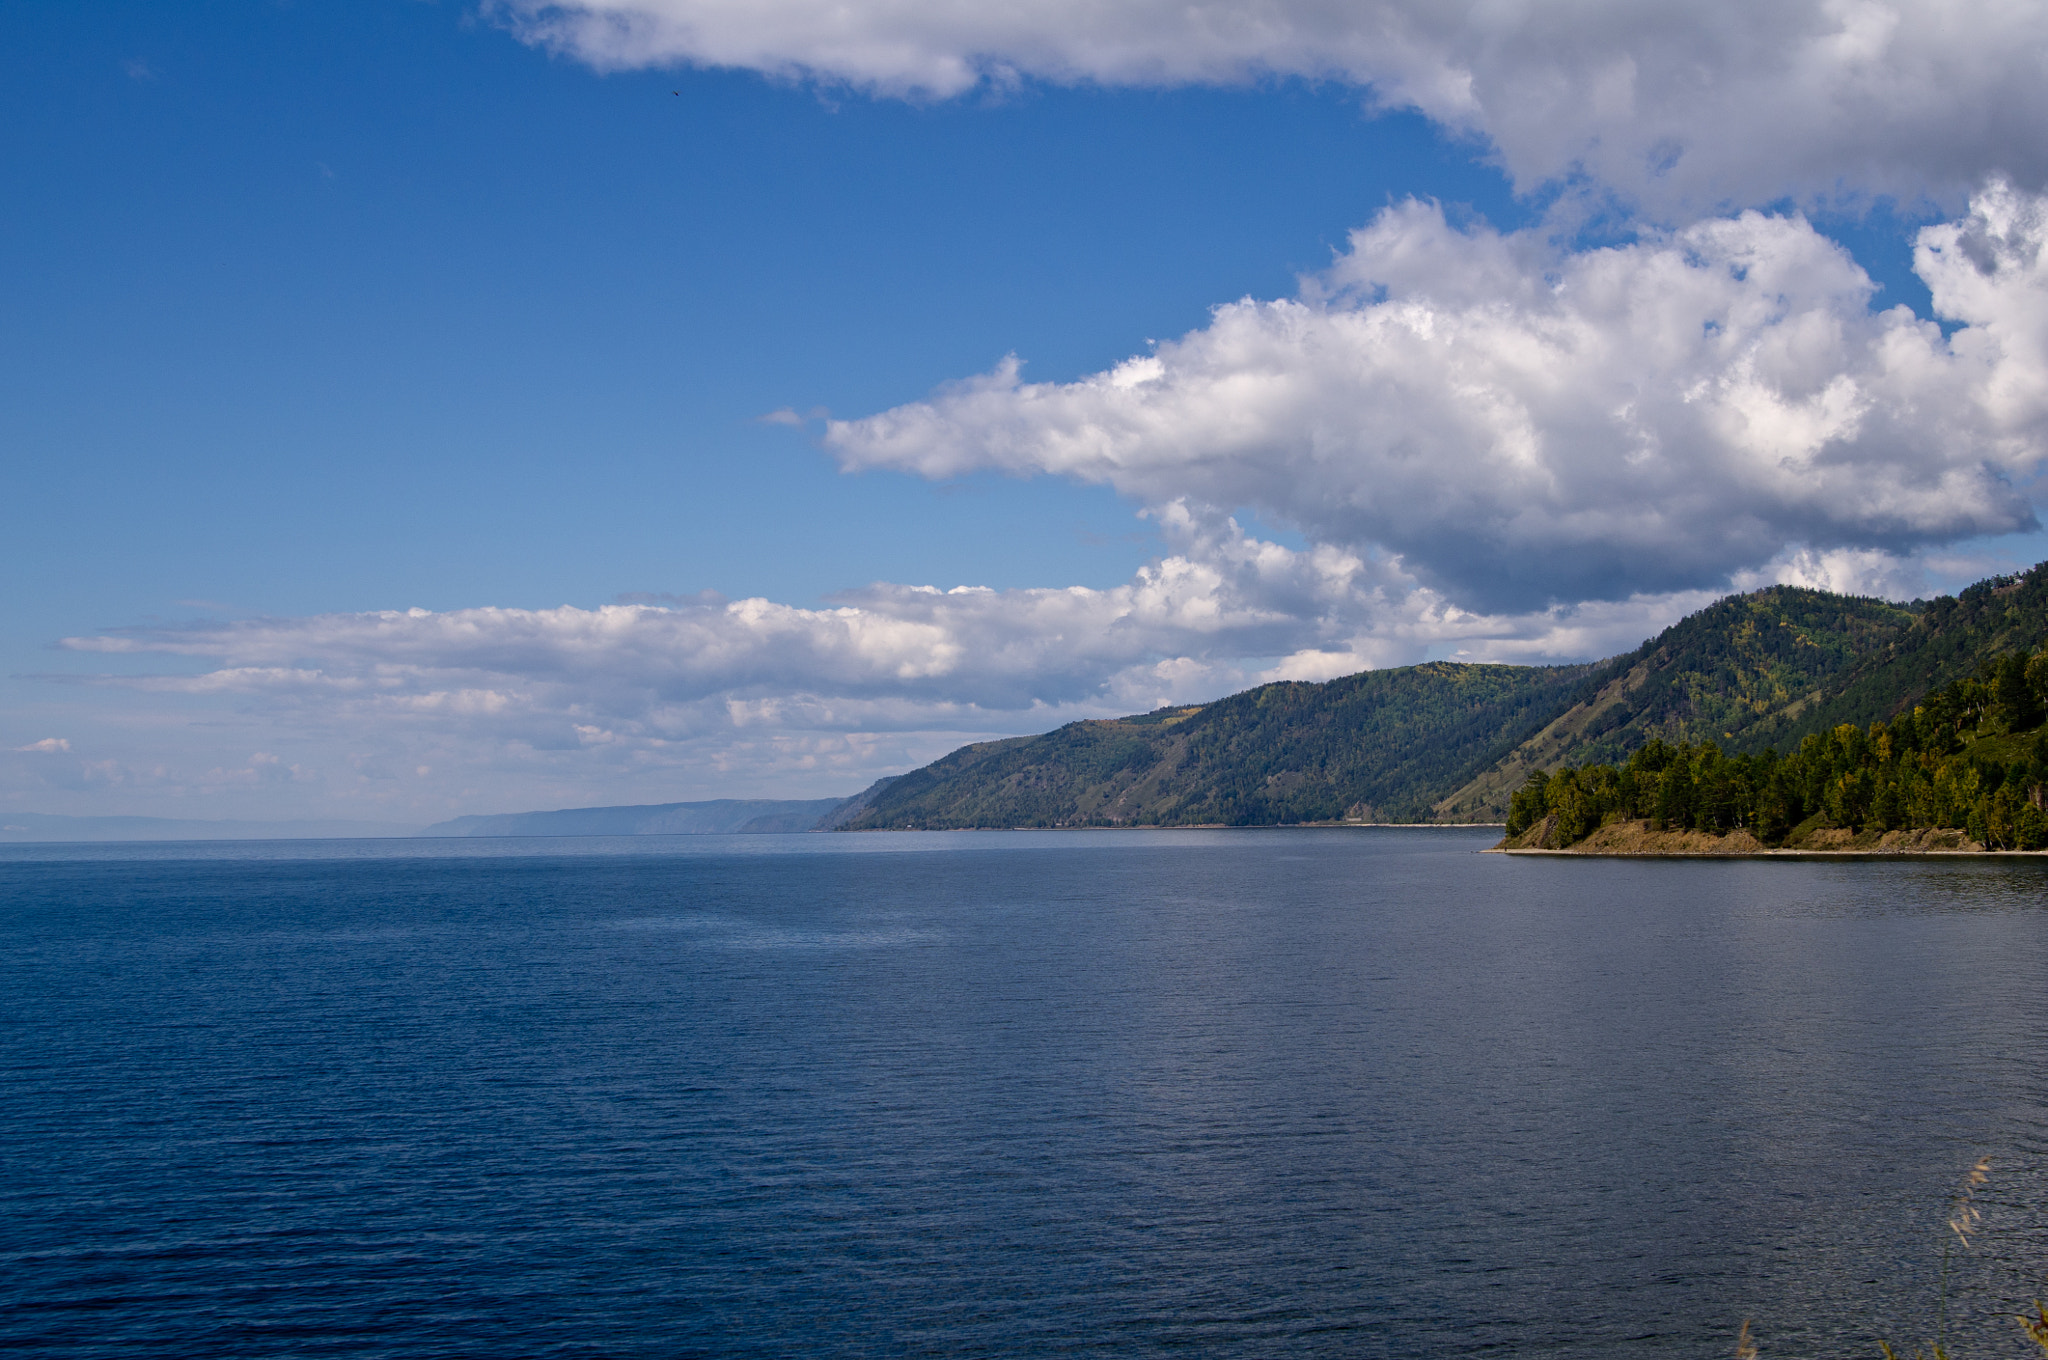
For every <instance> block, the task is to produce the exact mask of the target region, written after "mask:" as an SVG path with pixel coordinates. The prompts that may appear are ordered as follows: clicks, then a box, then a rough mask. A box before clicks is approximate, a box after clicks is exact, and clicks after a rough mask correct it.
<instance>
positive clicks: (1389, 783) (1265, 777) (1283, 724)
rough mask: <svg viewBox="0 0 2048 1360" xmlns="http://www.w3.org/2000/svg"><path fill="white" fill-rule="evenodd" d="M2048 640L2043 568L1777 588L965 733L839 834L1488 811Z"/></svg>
mask: <svg viewBox="0 0 2048 1360" xmlns="http://www.w3.org/2000/svg"><path fill="white" fill-rule="evenodd" d="M2044 641H2048V564H2043V565H2042V566H2038V567H2035V568H2034V569H2033V570H2031V571H2028V572H2026V573H2025V574H2023V575H2020V576H2016V577H2000V578H1996V579H1993V580H1989V581H1983V582H1980V583H1978V584H1977V585H1974V586H1971V587H1970V588H1969V589H1968V590H1965V591H1963V592H1962V594H1961V595H1960V596H1958V597H1956V598H1953V599H1951V598H1946V597H1944V598H1942V599H1938V600H1934V601H1931V602H1926V603H1922V602H1918V601H1916V602H1915V603H1913V604H1911V605H1896V604H1890V603H1887V602H1885V601H1883V600H1873V599H1860V598H1855V597H1851V596H1843V595H1834V594H1830V593H1828V592H1826V591H1817V590H1804V589H1800V588H1797V587H1792V586H1774V587H1771V588H1769V589H1766V590H1760V591H1756V592H1754V593H1752V594H1748V595H1736V596H1730V597H1728V598H1727V599H1724V600H1721V601H1719V602H1717V603H1715V604H1713V605H1711V606H1709V607H1708V608H1706V609H1703V610H1701V611H1700V612H1699V613H1697V614H1694V615H1691V616H1690V617H1688V618H1685V619H1683V620H1681V621H1680V622H1678V623H1676V624H1673V625H1672V626H1671V627H1670V628H1667V629H1665V630H1664V632H1662V633H1660V634H1659V635H1658V636H1656V637H1655V638H1652V639H1651V640H1649V641H1648V642H1646V643H1644V644H1643V645H1642V646H1641V647H1639V648H1637V649H1636V650H1635V651H1633V652H1629V653H1627V654H1626V655H1623V656H1619V657H1614V658H1611V659H1610V660H1608V661H1604V662H1601V663H1599V664H1597V665H1593V666H1562V667H1526V666H1477V665H1457V664H1453V663H1447V662H1432V663H1429V664H1427V665H1422V666H1409V667H1403V668H1400V669H1396V670H1386V671H1370V672H1367V673H1365V674H1363V675H1354V676H1348V677H1345V678H1343V679H1340V680H1333V681H1330V682H1328V683H1327V684H1321V685H1312V684H1278V685H1265V686H1261V687H1260V688H1258V689H1254V690H1248V691H1246V692H1245V693H1243V694H1236V695H1232V696H1231V697H1229V698H1227V699H1222V700H1218V701H1217V702H1216V703H1213V704H1207V705H1202V706H1198V707H1191V708H1180V709H1163V710H1161V711H1159V712H1157V713H1150V714H1146V715H1143V716H1141V717H1134V718H1121V719H1115V720H1110V721H1102V722H1081V723H1073V724H1070V725H1068V726H1066V727H1063V728H1061V729H1059V730H1058V731H1057V732H1049V733H1046V734H1044V735H1043V736H1037V737H1020V738H1015V739H1012V740H1009V741H997V742H986V743H982V744H979V745H975V746H968V747H964V748H962V749H961V750H958V751H955V752H954V753H953V754H951V755H949V756H946V757H945V758H943V759H941V760H939V761H936V762H934V763H933V764H931V765H928V766H926V767H925V768H924V769H921V770H916V771H913V772H912V773H910V774H908V775H905V776H903V777H902V778H901V779H900V780H897V781H895V782H894V783H892V784H890V785H888V786H887V787H886V788H882V789H879V790H875V791H872V793H871V796H870V798H869V802H868V804H867V806H866V807H865V808H864V809H862V810H861V811H860V813H859V815H858V816H855V817H852V818H850V819H847V820H845V821H843V823H842V824H843V825H845V826H846V827H847V828H848V829H854V830H863V829H879V828H885V827H894V828H908V827H926V828H935V829H936V828H954V827H1020V826H1148V825H1149V826H1162V825H1164V826H1173V825H1178V826H1190V825H1226V826H1254V825H1281V824H1288V823H1301V822H1317V821H1338V820H1350V821H1437V822H1473V821H1499V820H1502V819H1503V818H1505V816H1506V815H1507V812H1508V805H1509V800H1510V798H1511V797H1512V796H1513V794H1514V793H1515V791H1516V790H1517V789H1519V788H1521V787H1522V786H1523V785H1524V784H1525V783H1526V781H1527V780H1528V777H1529V775H1530V773H1531V772H1532V771H1537V770H1543V771H1550V770H1554V769H1556V768H1559V767H1562V766H1582V765H1589V764H1598V763H1617V762H1622V761H1625V760H1626V759H1627V758H1628V756H1629V755H1630V754H1631V753H1632V752H1635V751H1637V750H1640V749H1642V748H1643V747H1645V746H1646V745H1647V744H1649V743H1650V742H1652V741H1662V742H1665V743H1667V744H1671V745H1677V746H1690V747H1696V746H1697V745H1698V744H1700V743H1703V742H1711V743H1713V744H1714V745H1715V746H1716V748H1717V749H1719V750H1722V751H1724V752H1726V753H1728V754H1730V755H1744V754H1756V753H1759V752H1762V751H1764V750H1767V749H1780V750H1786V751H1789V750H1791V749H1792V748H1794V747H1796V746H1797V745H1798V744H1799V742H1800V740H1801V739H1802V738H1803V737H1806V736H1809V735H1812V734H1816V733H1826V732H1830V731H1832V730H1833V729H1835V728H1836V727H1837V726H1839V725H1840V724H1843V723H1854V724H1857V725H1858V726H1865V727H1867V726H1868V724H1870V723H1872V722H1877V721H1889V720H1891V719H1893V718H1896V717H1897V716H1898V715H1900V714H1902V713H1908V714H1909V713H1911V711H1912V708H1913V705H1914V704H1915V703H1916V702H1918V701H1920V700H1921V699H1922V698H1923V697H1925V696H1927V695H1929V694H1930V693H1933V692H1935V691H1936V690H1939V689H1942V688H1944V687H1946V686H1949V685H1951V684H1952V683H1953V682H1955V681H1957V680H1961V679H1967V678H1970V677H1972V676H1976V675H1978V674H1979V673H1980V672H1983V673H1985V674H1989V673H1990V670H1991V668H1992V667H1993V666H1995V664H1996V662H1997V661H1998V659H1999V658H2000V657H2002V656H2009V655H2012V654H2015V653H2025V652H2029V651H2031V650H2033V649H2035V648H2037V647H2039V646H2040V645H2041V644H2042V643H2043V642H2044Z"/></svg>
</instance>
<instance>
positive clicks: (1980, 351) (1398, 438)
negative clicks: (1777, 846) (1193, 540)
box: [827, 184, 2048, 612]
mask: <svg viewBox="0 0 2048 1360" xmlns="http://www.w3.org/2000/svg"><path fill="white" fill-rule="evenodd" d="M2044 220H2048V212H2044V206H2043V201H2042V200H2041V199H2039V198H2036V197H2033V196H2030V195H2026V194H2023V193H2020V192H2018V191H2016V190H2014V189H2012V188H2011V187H2009V186H2007V185H2004V184H1995V185H1993V186H1991V187H1989V188H1988V189H1986V190H1985V191H1984V192H1983V193H1981V194H1979V195H1978V196H1977V198H1976V199H1975V200H1974V201H1973V203H1972V206H1971V211H1970V213H1969V214H1968V215H1967V216H1966V217H1963V218H1961V219H1959V220H1957V221H1953V222H1948V223H1944V224H1941V225H1938V226H1934V227H1930V228H1927V229H1926V230H1924V231H1922V232H1921V234H1920V237H1919V248H1918V251H1917V254H1916V262H1917V263H1916V267H1917V268H1918V270H1919V272H1920V274H1921V276H1922V277H1923V278H1924V279H1925V280H1926V281H1927V283H1928V285H1929V287H1930V288H1931V290H1932V292H1933V297H1934V303H1935V307H1936V308H1937V310H1938V311H1939V312H1940V313H1941V314H1942V315H1944V316H1945V317H1948V318H1950V319H1952V320H1953V321H1954V322H1957V323H1960V328H1959V329H1956V330H1954V332H1953V334H1951V335H1948V336H1946V337H1945V336H1944V334H1943V331H1942V329H1941V327H1939V326H1937V325H1935V324H1932V323H1930V322H1926V321H1922V320H1919V319H1917V318H1916V317H1915V316H1914V315H1913V314H1912V313H1911V312H1910V311H1909V310H1907V309H1906V308H1904V307H1895V308H1892V309H1890V310H1888V311H1884V312H1873V311H1872V310H1871V309H1870V306H1869V300H1870V297H1871V293H1872V291H1873V290H1872V286H1871V283H1870V281H1869V279H1868V278H1867V277H1866V276H1865V274H1864V273H1863V271H1862V269H1861V268H1860V267H1859V266H1858V265H1857V264H1856V262H1855V261H1854V260H1853V259H1852V258H1851V257H1850V256H1849V255H1848V253H1847V252H1845V251H1844V250H1843V249H1842V248H1841V247H1839V246H1838V245H1836V244H1835V243H1834V242H1832V241H1830V240H1829V239H1827V238H1826V237H1825V236H1822V235H1821V234H1820V233H1819V232H1817V231H1815V230H1814V229H1813V227H1812V226H1811V225H1809V224H1808V223H1807V222H1806V221H1805V220H1804V219H1803V218H1801V217H1798V216H1773V215H1766V214H1763V213H1758V212H1753V211H1752V212H1745V213H1743V214H1741V215H1739V216H1736V217H1732V218H1719V219H1712V220H1708V221H1705V222H1701V223H1698V224H1696V225H1693V226H1690V227H1687V228H1684V229H1682V230H1678V231H1673V232H1668V233H1661V234H1655V235H1650V236H1647V237H1645V238H1643V239H1641V240H1639V241H1636V242H1634V243H1631V244H1626V245H1619V246H1612V247H1606V248H1601V249H1591V250H1579V251H1571V250H1567V249H1563V248H1560V247H1558V246H1556V245H1554V244H1553V243H1552V242H1551V241H1550V240H1549V238H1547V237H1546V236H1544V234H1543V233H1541V232H1540V231H1534V230H1532V231H1529V232H1524V233H1519V234H1501V233H1497V232H1494V231H1491V230H1488V229H1486V228H1484V227H1477V228H1473V229H1470V230H1459V229H1457V228H1454V227H1452V226H1451V225H1449V224H1448V223H1447V222H1446V221H1445V219H1444V216H1443V214H1442V212H1441V211H1440V210H1439V209H1438V208H1437V207H1436V206H1435V205H1433V204H1428V203H1419V202H1413V201H1411V202H1408V203H1404V204H1401V205H1398V206H1395V207H1392V208H1389V209H1387V210H1386V211H1385V212H1384V213H1382V214H1381V215H1380V217H1379V218H1378V219H1377V220H1376V221H1375V222H1374V223H1372V225H1370V226H1368V227H1366V228H1364V229H1363V230H1361V231H1358V232H1356V233H1354V234H1353V236H1352V238H1351V242H1350V248H1349V249H1348V250H1347V251H1346V252H1344V253H1343V254H1342V256H1341V257H1340V258H1338V259H1337V260H1336V262H1335V263H1334V264H1333V265H1332V266H1331V267H1330V268H1329V269H1328V270H1327V271H1326V272H1324V273H1323V274H1321V275H1319V276H1317V277H1314V278H1311V279H1308V280H1306V281H1305V283H1304V287H1303V289H1302V292H1301V295H1300V296H1299V297H1296V298H1293V299H1285V300H1280V301H1272V302H1262V301H1254V300H1252V299H1245V300H1243V301H1240V302H1236V303H1232V304H1230V305H1227V306H1223V307H1218V308H1216V309H1215V311H1214V314H1213V315H1212V318H1211V320H1210V322H1209V324H1208V325H1207V326H1206V327H1204V328H1202V329H1200V330H1198V331H1195V332H1193V333H1191V334H1188V335H1186V336H1183V337H1181V338H1180V339H1178V340H1174V341H1171V342H1168V343H1164V344H1160V345H1157V346H1155V347H1154V349H1153V350H1152V352H1151V353H1149V354H1145V355H1141V356H1139V357H1136V358H1133V359H1130V360H1128V361H1126V362H1125V363H1123V364H1120V365H1118V366H1117V367H1116V368H1113V369H1111V370H1109V371H1107V372H1103V373H1098V374H1096V375H1094V376H1092V377H1088V378H1084V379H1082V380H1080V381H1077V382H1071V383H1028V382H1025V381H1024V380H1023V378H1022V375H1021V372H1020V368H1019V365H1018V364H1017V362H1016V361H1015V360H1014V359H1012V360H1006V361H1005V362H1004V363H1002V364H1000V365H998V366H997V367H996V369H995V370H993V371H992V372H990V373H987V374H984V375H982V376H981V377H978V378H971V379H967V380H965V381H962V382H959V383H956V384H954V385H952V386H950V387H947V388H945V389H942V390H941V391H939V392H938V393H936V394H934V395H933V396H932V397H931V398H930V399H928V400H926V401H921V402H915V403H912V404H910V405H907V406H902V407H898V408H895V409H893V410H889V411H885V412H883V413H881V414H879V415H875V416H870V417H867V418H865V419H859V420H842V421H834V422H831V423H830V425H829V426H828V429H827V441H828V443H829V445H830V447H831V448H833V449H834V450H835V451H836V452H837V454H838V455H839V457H840V459H841V460H842V462H843V463H844V464H845V466H847V467H848V468H877V467H887V468H896V469H902V470H907V471H912V472H917V473H921V474H924V475H926V476H931V477H945V476H952V475H956V474H960V473H964V472H969V471H972V470H975V469H983V468H994V469H1000V470H1003V471H1006V472H1011V473H1018V474H1032V473H1051V474H1056V475H1061V476H1066V477H1072V478H1077V479H1080V480H1083V481H1089V482H1101V483H1107V484H1109V485H1111V486H1113V487H1115V488H1116V489H1117V490H1118V491H1120V492H1122V493H1124V494H1126V495H1128V496H1131V497H1133V498H1136V499H1138V500H1139V501H1141V502H1144V503H1147V504H1153V505H1159V504H1164V503H1167V502H1169V501H1173V500H1177V499H1185V500H1188V501H1191V502H1196V503H1200V504H1206V505H1210V506H1218V507H1224V508H1231V507H1239V506H1247V507H1255V508H1256V509H1257V510H1258V511H1259V513H1260V514H1261V515H1262V516H1270V517H1274V518H1277V519H1279V520H1283V521H1285V522H1287V523H1290V524H1293V525H1295V526H1298V527H1299V528H1300V529H1301V530H1302V532H1303V533H1305V534H1306V535H1307V536H1308V537H1309V538H1310V539H1311V540H1312V541H1314V542H1316V543H1319V544H1323V545H1327V546H1329V547H1330V548H1332V549H1334V550H1337V551H1342V552H1347V553H1351V554H1355V555H1359V556H1363V557H1370V556H1372V555H1374V554H1382V553H1384V554H1391V555H1393V556H1394V557H1396V558H1398V560H1399V562H1400V564H1401V566H1402V568H1403V569H1404V570H1406V571H1409V572H1412V573H1414V574H1415V575H1416V576H1417V577H1418V578H1419V579H1420V580H1421V581H1422V582H1424V583H1425V584H1427V585H1429V586H1431V587H1432V588H1434V589H1436V590H1437V591H1439V592H1441V593H1442V594H1443V595H1444V596H1445V597H1446V598H1448V599H1451V600H1455V601H1457V602H1458V603H1460V604H1462V605H1465V606H1467V607H1471V608H1476V609H1479V610H1482V611H1487V612H1499V611H1511V612H1512V611H1526V610H1529V609H1534V608H1540V607H1542V606H1543V605H1544V604H1546V603H1549V602H1554V601H1573V600H1589V599H1606V600H1614V599H1624V598H1627V597H1629V596H1632V595H1638V594H1643V593H1653V594H1654V593H1664V592H1671V591H1684V590H1701V589H1712V588H1716V587H1724V586H1726V585H1727V584H1728V583H1729V582H1730V581H1731V580H1733V579H1734V578H1735V577H1736V576H1737V575H1738V574H1742V573H1748V574H1751V575H1754V574H1755V573H1756V572H1758V571H1759V570H1761V569H1763V568H1765V567H1766V566H1767V565H1768V564H1770V563H1773V562H1775V561H1778V560H1780V559H1781V558H1783V557H1784V556H1785V554H1787V553H1788V552H1795V551H1798V550H1802V549H1803V550H1809V551H1812V552H1819V553H1835V552H1840V551H1844V550H1861V551H1866V552H1876V553H1879V554H1881V555H1885V556H1887V557H1893V558H1895V557H1898V556H1901V555H1911V554H1913V553H1915V552H1917V551H1920V550H1923V549H1925V548H1926V547H1928V546H1929V545H1934V544H1942V543H1950V542H1955V541H1957V540H1960V539H1965V538H1969V537H1973V536H1979V535H1986V534H2001V533H2007V532H2012V531H2015V530H2021V529H2026V528H2031V527H2033V525H2034V519H2033V511H2032V507H2031V504H2030V501H2029V499H2028V496H2027V494H2026V490H2025V487H2024V485H2023V484H2024V483H2025V482H2026V481H2027V480H2028V479H2029V478H2031V477H2032V476H2033V475H2034V473H2035V472H2036V471H2037V470H2038V468H2039V466H2040V464H2041V459H2042V456H2043V453H2044V451H2048V386H2044V383H2048V364H2044V359H2048V264H2044V260H2043V257H2042V243H2043V238H2044V225H2043V224H2044Z"/></svg>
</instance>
